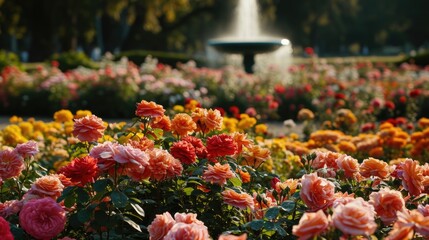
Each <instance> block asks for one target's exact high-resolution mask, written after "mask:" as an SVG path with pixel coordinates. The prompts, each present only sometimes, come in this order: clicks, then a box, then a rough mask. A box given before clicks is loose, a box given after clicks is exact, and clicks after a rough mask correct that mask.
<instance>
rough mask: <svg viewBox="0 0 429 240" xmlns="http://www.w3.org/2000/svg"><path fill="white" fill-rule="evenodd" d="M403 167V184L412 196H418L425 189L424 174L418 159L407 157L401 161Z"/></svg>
mask: <svg viewBox="0 0 429 240" xmlns="http://www.w3.org/2000/svg"><path fill="white" fill-rule="evenodd" d="M401 168H402V176H401V177H400V178H401V179H402V185H403V186H404V188H405V190H407V191H408V192H409V193H410V194H411V196H418V195H420V194H421V193H422V191H423V190H424V186H423V180H424V178H423V174H422V171H421V168H420V165H419V162H418V161H413V160H412V159H406V160H405V161H404V162H403V163H401Z"/></svg>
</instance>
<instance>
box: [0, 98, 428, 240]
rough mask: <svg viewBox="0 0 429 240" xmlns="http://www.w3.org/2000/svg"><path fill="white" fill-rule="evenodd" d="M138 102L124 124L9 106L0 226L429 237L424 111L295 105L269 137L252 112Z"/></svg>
mask: <svg viewBox="0 0 429 240" xmlns="http://www.w3.org/2000/svg"><path fill="white" fill-rule="evenodd" d="M133 112H134V113H135V116H136V117H135V118H133V119H132V120H130V122H129V123H126V122H119V123H106V122H103V120H102V119H101V118H99V117H97V116H96V115H93V114H92V113H91V112H89V111H82V110H80V111H77V112H76V113H75V114H72V112H70V111H68V110H61V111H58V112H56V113H55V114H54V121H52V122H42V121H37V120H36V119H34V118H31V119H28V120H27V121H23V120H22V119H20V118H19V117H12V118H11V119H10V120H11V124H10V125H8V126H7V127H6V128H4V129H3V130H2V131H1V133H0V136H1V138H0V143H1V150H0V163H1V164H0V166H1V168H0V177H1V182H0V202H1V204H0V224H1V225H2V228H1V231H0V234H2V235H1V238H2V239H12V238H13V237H12V235H13V236H14V237H15V238H16V239H29V238H35V239H52V238H54V239H55V238H56V239H210V238H212V239H246V238H247V239H295V238H299V239H313V238H314V237H316V236H319V237H323V238H325V239H340V238H355V237H356V238H358V237H363V238H378V239H382V238H386V239H409V238H412V237H414V238H416V239H424V238H427V237H429V210H428V209H429V205H428V197H427V193H428V187H429V165H428V164H427V163H426V162H425V160H426V159H427V155H428V149H429V148H428V144H429V119H427V118H421V119H419V120H418V121H416V122H414V121H410V120H407V119H395V121H393V120H389V121H386V122H383V123H381V124H376V123H374V125H373V126H372V125H371V126H366V128H361V129H357V130H356V129H354V128H353V126H354V124H356V121H357V118H356V116H355V115H354V114H353V112H351V111H350V110H348V109H341V110H339V111H338V112H336V114H334V116H335V119H334V120H333V121H332V122H330V123H328V122H326V123H325V124H323V125H322V126H321V127H320V129H319V128H318V129H316V128H315V127H316V126H314V125H313V122H312V121H313V120H314V117H315V115H314V114H313V112H311V111H310V110H308V109H302V110H300V112H299V113H298V119H299V120H300V121H303V122H304V124H305V128H306V131H305V133H304V135H303V137H302V138H300V137H299V136H298V135H296V134H286V135H285V136H283V137H279V138H270V137H269V136H268V135H267V126H266V125H264V124H262V123H258V120H257V119H256V118H254V117H251V116H249V115H247V114H241V115H239V116H237V117H238V118H235V117H232V116H230V117H228V116H222V114H221V112H220V111H219V110H213V109H205V108H200V107H198V103H197V102H196V101H191V102H190V103H189V104H187V105H185V106H176V107H175V108H173V109H165V108H164V107H163V106H162V105H159V104H157V103H155V102H150V101H145V100H142V101H140V102H138V103H137V105H136V108H135V111H133ZM289 123H290V122H288V124H289ZM410 126H413V127H410ZM356 132H358V133H356ZM8 226H9V227H8ZM8 229H10V232H9V231H8ZM234 236H235V238H234Z"/></svg>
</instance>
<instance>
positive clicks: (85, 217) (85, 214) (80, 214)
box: [77, 209, 91, 223]
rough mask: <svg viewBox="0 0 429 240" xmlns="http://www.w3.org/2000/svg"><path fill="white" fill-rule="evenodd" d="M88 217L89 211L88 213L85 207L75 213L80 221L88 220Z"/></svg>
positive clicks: (89, 215) (89, 216)
mask: <svg viewBox="0 0 429 240" xmlns="http://www.w3.org/2000/svg"><path fill="white" fill-rule="evenodd" d="M90 218H91V213H90V211H88V210H86V209H83V210H81V211H79V212H78V213H77V219H78V220H79V222H81V223H86V222H88V221H89V219H90Z"/></svg>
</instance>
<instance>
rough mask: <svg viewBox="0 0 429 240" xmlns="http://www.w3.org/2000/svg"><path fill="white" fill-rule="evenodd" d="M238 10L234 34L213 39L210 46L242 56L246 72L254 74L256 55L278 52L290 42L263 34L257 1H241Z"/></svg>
mask: <svg viewBox="0 0 429 240" xmlns="http://www.w3.org/2000/svg"><path fill="white" fill-rule="evenodd" d="M236 10H237V12H236V14H237V15H236V16H237V17H236V19H235V24H234V28H235V29H234V34H232V35H231V36H228V37H223V38H217V39H211V40H209V42H208V44H209V45H210V46H213V47H214V48H215V49H216V50H218V51H220V52H225V53H229V54H242V55H243V66H244V69H245V71H246V72H247V73H253V65H254V64H255V55H256V54H259V53H269V52H273V51H276V50H278V49H279V48H280V47H283V46H287V45H290V41H289V40H288V39H282V38H274V37H270V36H265V35H263V34H261V32H260V27H259V13H258V4H257V2H256V0H239V2H238V5H237V8H236Z"/></svg>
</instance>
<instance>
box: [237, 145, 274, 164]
mask: <svg viewBox="0 0 429 240" xmlns="http://www.w3.org/2000/svg"><path fill="white" fill-rule="evenodd" d="M270 156H271V155H270V150H269V149H268V148H262V147H260V146H258V145H251V146H249V147H247V148H246V150H245V151H244V152H243V158H244V159H245V163H246V164H247V165H249V166H252V167H254V168H257V167H259V166H261V164H262V163H264V162H265V161H266V160H268V159H270Z"/></svg>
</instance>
